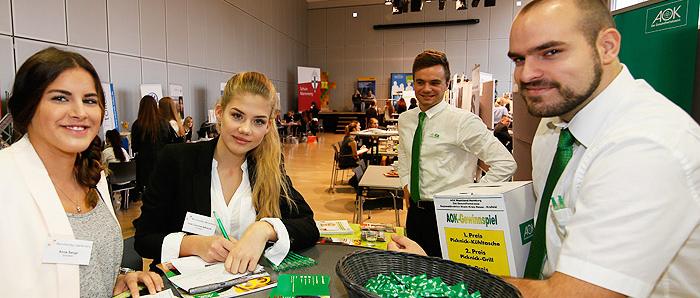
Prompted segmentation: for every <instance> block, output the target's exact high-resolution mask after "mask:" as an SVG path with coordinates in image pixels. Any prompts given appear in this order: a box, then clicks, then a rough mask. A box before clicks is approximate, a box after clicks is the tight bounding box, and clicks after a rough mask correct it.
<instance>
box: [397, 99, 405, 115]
mask: <svg viewBox="0 0 700 298" xmlns="http://www.w3.org/2000/svg"><path fill="white" fill-rule="evenodd" d="M406 110H408V107H406V100H405V99H403V97H402V98H399V101H398V102H397V103H396V113H398V114H399V115H401V113H403V112H405V111H406Z"/></svg>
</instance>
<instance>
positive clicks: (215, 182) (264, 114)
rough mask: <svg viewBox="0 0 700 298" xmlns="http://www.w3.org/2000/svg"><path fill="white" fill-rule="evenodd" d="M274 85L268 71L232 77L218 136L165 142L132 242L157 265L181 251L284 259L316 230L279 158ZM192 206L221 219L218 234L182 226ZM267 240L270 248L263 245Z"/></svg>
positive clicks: (232, 258)
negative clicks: (204, 233) (190, 230)
mask: <svg viewBox="0 0 700 298" xmlns="http://www.w3.org/2000/svg"><path fill="white" fill-rule="evenodd" d="M274 96H275V87H274V86H273V85H272V81H270V80H269V79H268V78H267V77H265V75H263V74H261V73H257V72H240V73H238V74H236V75H234V76H233V77H232V78H231V79H230V80H229V81H228V82H227V83H226V87H225V89H224V94H223V96H222V97H221V101H220V103H218V104H217V105H216V108H215V111H216V117H217V122H218V125H219V130H220V131H221V136H220V137H219V138H216V139H214V140H211V141H206V142H198V143H195V144H177V145H172V146H167V147H166V148H165V149H163V152H162V154H161V156H160V158H159V160H158V165H157V167H156V171H155V172H154V174H153V180H152V181H151V184H150V187H149V188H148V189H147V190H146V194H145V195H144V203H143V205H142V207H141V216H140V217H139V218H138V219H136V220H135V221H134V227H135V228H136V235H135V236H134V237H135V240H136V242H135V247H136V250H137V251H138V252H139V254H140V255H141V256H143V257H147V258H152V259H154V262H153V264H158V263H160V262H167V261H170V260H172V259H174V258H178V257H184V256H199V257H201V258H202V259H204V260H205V261H207V262H213V261H218V262H225V268H226V270H227V271H228V272H231V273H243V272H247V271H252V270H254V269H255V267H256V266H257V264H258V259H259V258H260V256H261V255H264V256H265V257H266V258H267V259H268V260H270V261H271V262H272V263H273V264H279V263H281V262H282V260H283V259H284V258H285V256H286V255H287V253H288V252H289V251H290V250H299V249H304V248H307V247H310V246H313V245H314V244H315V243H316V241H317V240H318V237H319V232H318V229H317V228H316V224H315V222H314V219H313V211H312V210H311V208H310V207H309V205H308V204H307V203H306V201H305V200H304V197H303V196H302V195H301V194H300V193H299V192H298V191H296V190H295V189H294V187H293V186H292V181H291V180H290V179H289V177H288V176H287V174H286V172H285V167H284V164H283V163H282V149H281V147H282V146H281V144H280V139H279V136H278V135H277V129H276V127H275V122H274V120H273V113H274V111H275V105H276V101H275V97H274ZM188 212H193V213H198V214H201V215H204V216H207V217H213V215H214V212H216V214H217V216H218V217H219V218H220V219H221V223H222V226H223V227H224V230H225V231H228V232H227V234H228V235H230V236H231V238H230V240H229V239H226V238H225V237H222V236H221V235H222V234H226V233H222V232H221V231H218V233H217V235H213V236H201V235H192V234H186V233H183V232H181V231H182V227H183V223H184V222H185V220H186V215H187V213H188ZM270 243H272V244H271V245H269V247H268V248H266V245H268V244H270Z"/></svg>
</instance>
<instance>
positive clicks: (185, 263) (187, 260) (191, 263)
mask: <svg viewBox="0 0 700 298" xmlns="http://www.w3.org/2000/svg"><path fill="white" fill-rule="evenodd" d="M170 263H171V264H173V266H175V268H177V271H180V273H181V274H190V273H193V272H197V271H201V270H202V269H204V267H206V266H207V265H211V264H212V263H207V262H205V261H204V260H202V258H200V257H198V256H189V257H184V258H177V259H173V260H172V261H170Z"/></svg>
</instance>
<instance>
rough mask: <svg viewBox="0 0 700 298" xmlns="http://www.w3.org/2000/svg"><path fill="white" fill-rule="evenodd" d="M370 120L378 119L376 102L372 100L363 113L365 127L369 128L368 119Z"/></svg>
mask: <svg viewBox="0 0 700 298" xmlns="http://www.w3.org/2000/svg"><path fill="white" fill-rule="evenodd" d="M370 92H371V91H370ZM371 118H379V112H378V111H377V101H376V100H374V99H372V100H370V101H369V108H367V110H366V111H365V127H369V119H371Z"/></svg>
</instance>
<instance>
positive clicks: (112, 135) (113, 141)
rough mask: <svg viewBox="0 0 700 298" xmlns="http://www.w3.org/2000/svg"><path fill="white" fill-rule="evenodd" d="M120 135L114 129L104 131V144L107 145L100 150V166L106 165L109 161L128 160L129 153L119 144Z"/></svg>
mask: <svg viewBox="0 0 700 298" xmlns="http://www.w3.org/2000/svg"><path fill="white" fill-rule="evenodd" d="M121 138H122V137H121V135H119V132H118V131H117V130H116V129H111V130H108V131H107V132H106V133H105V145H107V146H108V147H107V148H105V149H104V150H102V159H101V163H102V166H104V167H107V164H108V163H111V162H127V161H129V159H130V158H129V153H128V152H126V150H124V148H122V146H121V143H122V142H121V141H122V140H121ZM115 148H117V150H115Z"/></svg>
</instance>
